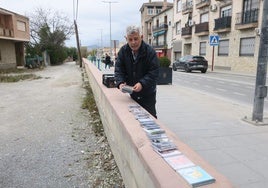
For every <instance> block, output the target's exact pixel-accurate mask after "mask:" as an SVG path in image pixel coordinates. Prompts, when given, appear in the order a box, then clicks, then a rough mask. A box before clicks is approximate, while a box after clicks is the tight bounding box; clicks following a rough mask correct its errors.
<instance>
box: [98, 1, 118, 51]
mask: <svg viewBox="0 0 268 188" xmlns="http://www.w3.org/2000/svg"><path fill="white" fill-rule="evenodd" d="M102 2H103V3H109V17H110V56H112V53H113V52H112V48H113V47H112V46H113V43H112V10H111V4H112V3H117V2H116V1H102Z"/></svg>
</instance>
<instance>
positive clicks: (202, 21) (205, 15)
mask: <svg viewBox="0 0 268 188" xmlns="http://www.w3.org/2000/svg"><path fill="white" fill-rule="evenodd" d="M205 22H208V13H206V14H202V15H201V16H200V23H205Z"/></svg>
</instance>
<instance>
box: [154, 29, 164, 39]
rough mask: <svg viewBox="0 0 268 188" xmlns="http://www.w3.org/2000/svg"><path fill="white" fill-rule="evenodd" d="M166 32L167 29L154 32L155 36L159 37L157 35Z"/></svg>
mask: <svg viewBox="0 0 268 188" xmlns="http://www.w3.org/2000/svg"><path fill="white" fill-rule="evenodd" d="M165 32H166V30H162V31H158V32H155V33H154V34H153V36H154V37H157V36H160V35H163V34H165Z"/></svg>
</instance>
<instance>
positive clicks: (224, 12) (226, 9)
mask: <svg viewBox="0 0 268 188" xmlns="http://www.w3.org/2000/svg"><path fill="white" fill-rule="evenodd" d="M227 16H232V6H231V5H229V6H226V7H223V8H222V9H221V18H225V17H227Z"/></svg>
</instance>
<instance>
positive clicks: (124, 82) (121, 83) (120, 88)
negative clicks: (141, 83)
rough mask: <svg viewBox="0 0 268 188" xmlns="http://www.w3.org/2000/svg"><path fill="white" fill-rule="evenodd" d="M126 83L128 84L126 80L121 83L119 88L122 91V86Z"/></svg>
mask: <svg viewBox="0 0 268 188" xmlns="http://www.w3.org/2000/svg"><path fill="white" fill-rule="evenodd" d="M125 85H126V82H124V83H121V84H120V85H119V89H120V91H122V87H124V86H125Z"/></svg>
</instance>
